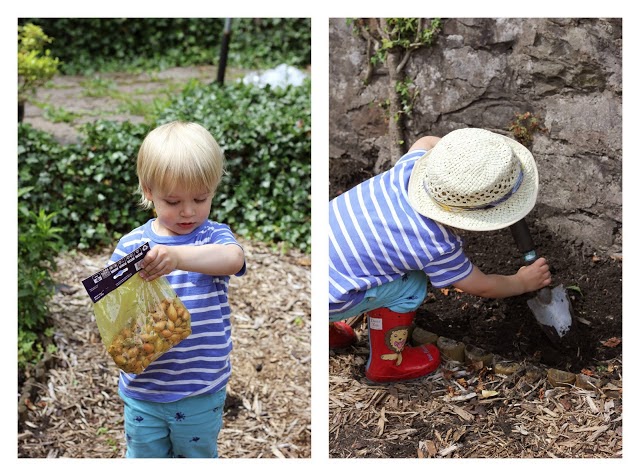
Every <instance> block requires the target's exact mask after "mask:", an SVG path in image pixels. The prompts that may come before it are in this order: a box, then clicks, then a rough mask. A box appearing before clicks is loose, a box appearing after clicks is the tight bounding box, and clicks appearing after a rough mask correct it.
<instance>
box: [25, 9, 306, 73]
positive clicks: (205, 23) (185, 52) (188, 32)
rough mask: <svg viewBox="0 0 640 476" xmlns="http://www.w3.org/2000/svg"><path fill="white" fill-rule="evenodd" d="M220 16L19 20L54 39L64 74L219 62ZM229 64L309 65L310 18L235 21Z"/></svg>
mask: <svg viewBox="0 0 640 476" xmlns="http://www.w3.org/2000/svg"><path fill="white" fill-rule="evenodd" d="M224 21H225V20H224V18H21V19H19V24H24V23H26V22H31V23H34V24H36V25H39V26H41V27H42V29H43V30H44V32H45V33H46V34H47V35H49V36H50V37H53V38H54V40H55V41H54V43H53V44H52V45H51V52H52V54H53V55H55V56H57V57H58V58H60V60H61V61H62V65H61V68H60V70H61V71H62V72H63V73H64V74H89V73H92V72H96V71H122V70H132V69H138V70H149V69H166V68H169V67H174V66H191V65H202V64H217V63H218V59H219V56H220V44H221V40H222V32H223V28H224ZM227 61H228V66H235V67H242V68H268V67H273V66H276V65H277V64H279V63H282V62H284V63H287V64H290V65H293V66H301V67H306V66H307V65H309V64H310V63H311V20H310V19H309V18H236V19H233V21H232V33H231V42H230V44H229V55H228V60H227Z"/></svg>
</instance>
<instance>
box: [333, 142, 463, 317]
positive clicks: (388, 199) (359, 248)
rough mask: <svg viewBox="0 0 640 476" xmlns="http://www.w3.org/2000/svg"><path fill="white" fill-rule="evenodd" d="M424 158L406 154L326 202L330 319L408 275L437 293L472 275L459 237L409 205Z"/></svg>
mask: <svg viewBox="0 0 640 476" xmlns="http://www.w3.org/2000/svg"><path fill="white" fill-rule="evenodd" d="M425 152H426V151H425V150H413V151H411V152H409V153H408V154H405V155H404V156H403V157H402V158H401V159H400V160H399V161H398V162H397V163H396V164H395V166H394V167H392V168H391V169H390V170H388V171H386V172H383V173H382V174H380V175H377V176H375V177H373V178H371V179H369V180H367V181H365V182H363V183H361V184H360V185H357V186H356V187H354V188H352V189H351V190H349V191H348V192H345V193H344V194H342V195H340V196H338V197H336V198H334V199H333V200H331V201H330V202H329V314H334V313H341V312H344V311H347V310H348V309H350V308H352V307H353V306H355V305H356V304H358V303H360V302H361V301H362V300H363V298H364V294H365V292H366V291H367V290H368V289H370V288H373V287H376V286H380V285H381V284H385V283H388V282H391V281H394V280H396V279H398V278H401V277H402V276H403V275H404V274H406V273H407V272H409V271H417V270H422V271H424V272H425V273H426V274H427V276H428V277H429V280H430V282H431V284H432V285H433V286H434V287H436V288H443V287H446V286H449V285H450V284H452V283H455V282H457V281H459V280H461V279H463V278H465V277H466V276H468V275H469V274H470V273H471V271H472V268H473V265H472V263H471V262H470V261H469V259H468V258H467V257H466V255H465V254H464V252H463V250H462V241H461V239H460V237H458V236H457V235H456V234H455V233H453V231H452V230H451V229H450V228H446V227H445V226H443V225H441V224H440V223H437V222H435V221H433V220H431V219H430V218H427V217H425V216H422V215H420V214H419V213H418V212H416V211H415V210H414V209H413V208H412V207H411V205H409V201H408V195H407V190H408V188H409V177H410V176H411V171H412V170H413V167H414V165H415V163H416V161H417V159H419V158H420V157H422V156H423V155H424V154H425Z"/></svg>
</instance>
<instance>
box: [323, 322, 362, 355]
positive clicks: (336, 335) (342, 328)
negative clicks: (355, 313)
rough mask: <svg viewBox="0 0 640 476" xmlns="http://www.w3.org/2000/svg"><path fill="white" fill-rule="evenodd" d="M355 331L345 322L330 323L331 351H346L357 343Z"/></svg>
mask: <svg viewBox="0 0 640 476" xmlns="http://www.w3.org/2000/svg"><path fill="white" fill-rule="evenodd" d="M357 340H358V337H357V336H356V333H355V331H354V330H353V329H352V328H351V327H350V326H349V324H347V323H346V322H343V321H337V322H330V323H329V349H344V348H346V347H349V346H351V345H353V344H355V343H356V341H357Z"/></svg>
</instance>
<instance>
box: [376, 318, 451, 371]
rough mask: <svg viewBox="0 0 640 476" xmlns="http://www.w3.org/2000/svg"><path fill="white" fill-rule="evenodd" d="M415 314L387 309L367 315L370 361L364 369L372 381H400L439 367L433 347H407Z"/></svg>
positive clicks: (436, 350)
mask: <svg viewBox="0 0 640 476" xmlns="http://www.w3.org/2000/svg"><path fill="white" fill-rule="evenodd" d="M415 315H416V313H415V311H413V312H406V313H398V312H393V311H391V310H390V309H388V308H380V309H375V310H373V311H371V312H369V313H368V316H367V319H368V325H369V326H368V327H369V361H368V362H367V366H366V368H365V375H366V377H367V379H369V380H371V381H372V382H380V383H383V382H398V381H401V380H411V379H415V378H419V377H423V376H425V375H427V374H430V373H431V372H433V371H434V370H436V369H437V368H438V365H440V351H438V348H437V347H436V346H434V345H432V344H424V345H421V346H420V347H411V346H407V345H406V344H407V340H408V338H409V327H410V326H411V324H412V323H413V319H414V318H415Z"/></svg>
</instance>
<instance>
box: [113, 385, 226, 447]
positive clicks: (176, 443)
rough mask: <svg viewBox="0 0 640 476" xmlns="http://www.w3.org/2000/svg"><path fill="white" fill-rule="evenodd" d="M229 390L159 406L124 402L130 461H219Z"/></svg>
mask: <svg viewBox="0 0 640 476" xmlns="http://www.w3.org/2000/svg"><path fill="white" fill-rule="evenodd" d="M226 393H227V392H226V389H225V388H223V389H222V390H219V391H218V392H216V393H213V394H208V395H198V396H195V397H188V398H184V399H182V400H178V401H177V402H170V403H156V402H147V401H144V400H137V399H134V398H128V397H125V396H124V395H122V393H120V398H122V400H123V401H124V432H125V437H126V440H127V454H126V457H127V458H217V457H218V433H220V429H221V428H222V413H223V410H224V401H225V398H226Z"/></svg>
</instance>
